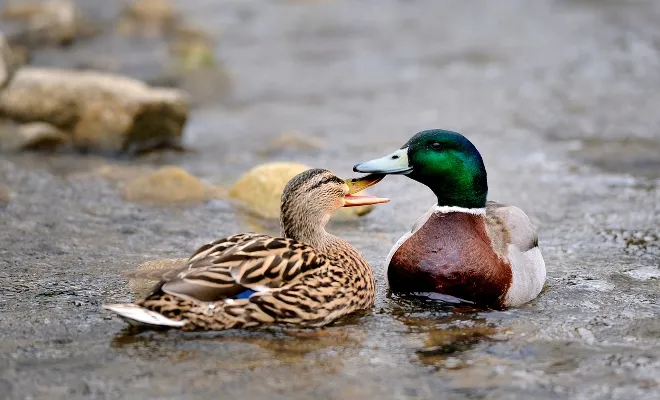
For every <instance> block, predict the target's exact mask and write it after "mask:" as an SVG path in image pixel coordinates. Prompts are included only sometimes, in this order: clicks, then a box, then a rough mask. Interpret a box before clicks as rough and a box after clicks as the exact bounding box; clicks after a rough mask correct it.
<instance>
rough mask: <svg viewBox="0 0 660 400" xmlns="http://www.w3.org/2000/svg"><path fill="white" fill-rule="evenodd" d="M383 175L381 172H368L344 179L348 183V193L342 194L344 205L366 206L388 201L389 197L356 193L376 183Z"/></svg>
mask: <svg viewBox="0 0 660 400" xmlns="http://www.w3.org/2000/svg"><path fill="white" fill-rule="evenodd" d="M384 177H385V175H383V174H369V175H365V176H363V177H361V178H352V179H346V180H345V182H346V184H347V185H348V194H347V195H346V196H344V207H357V206H368V205H372V204H382V203H387V202H389V201H390V199H387V198H384V197H376V196H366V195H364V196H358V195H356V193H359V192H361V191H363V190H364V189H366V188H368V187H371V186H373V185H375V184H377V183H378V182H380V181H381V180H382V179H383V178H384Z"/></svg>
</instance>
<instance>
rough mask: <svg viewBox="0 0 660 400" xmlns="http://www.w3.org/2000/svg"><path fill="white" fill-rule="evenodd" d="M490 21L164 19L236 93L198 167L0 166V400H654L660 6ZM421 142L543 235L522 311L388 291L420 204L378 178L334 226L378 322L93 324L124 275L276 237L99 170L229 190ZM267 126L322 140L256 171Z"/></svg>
mask: <svg viewBox="0 0 660 400" xmlns="http://www.w3.org/2000/svg"><path fill="white" fill-rule="evenodd" d="M87 3H90V1H87ZM491 4H492V3H490V2H486V1H481V2H470V3H469V4H467V3H465V2H463V3H459V2H448V1H437V0H409V1H394V0H387V1H385V0H378V1H376V0H373V1H362V2H350V1H348V0H345V1H342V0H328V1H291V2H287V1H265V0H259V1H258V0H254V1H250V2H245V1H225V2H215V1H210V0H206V1H204V0H196V1H185V2H184V1H180V2H179V5H180V7H181V8H182V9H183V11H184V13H185V14H186V15H187V16H188V17H190V18H191V19H192V20H193V21H195V22H196V23H197V24H200V25H201V26H203V27H204V28H205V29H207V30H209V31H210V32H211V33H213V34H217V35H219V36H220V38H221V39H220V40H219V42H218V45H217V49H216V50H217V55H218V56H219V57H220V58H222V60H223V62H224V63H225V64H226V65H227V68H228V69H229V70H230V72H231V74H232V77H233V91H232V92H231V93H230V94H229V96H228V97H226V98H225V99H224V101H223V102H222V103H221V104H218V105H209V106H206V107H204V108H201V109H197V110H196V111H195V112H193V114H192V116H191V118H190V121H189V123H188V125H187V132H186V141H187V142H186V144H187V146H188V147H190V148H192V149H194V150H196V151H194V152H190V153H183V154H174V153H167V154H161V155H155V154H152V155H148V156H145V157H142V158H140V159H138V160H136V161H128V160H105V159H102V158H100V157H93V156H89V157H76V156H71V155H51V156H46V155H39V154H23V155H3V157H2V159H0V182H3V183H5V184H6V185H7V186H9V188H10V189H11V190H12V191H13V192H14V196H13V198H12V199H11V201H10V202H9V204H8V205H6V206H4V207H3V206H2V205H0V226H1V227H0V243H2V246H0V254H1V257H0V265H1V266H2V268H0V282H1V283H2V287H3V288H4V290H3V292H2V293H1V294H0V312H1V313H2V329H0V339H1V340H0V392H3V393H9V396H8V397H9V398H136V399H137V398H184V397H185V398H218V397H220V398H237V397H240V398H273V399H303V398H312V397H314V398H337V399H339V398H341V399H353V398H355V399H358V398H360V399H364V398H376V397H379V398H385V399H390V398H391V399H426V398H429V399H430V398H448V399H453V398H456V399H461V398H483V399H513V398H522V399H529V398H535V399H537V398H538V399H560V398H571V399H608V398H614V399H660V378H659V377H660V304H659V303H658V294H659V293H660V266H659V264H658V260H659V257H660V239H659V236H658V223H659V222H660V194H659V191H658V182H659V180H658V179H659V178H660V171H659V170H658V168H657V165H658V164H657V160H658V156H657V152H655V153H653V152H651V151H649V149H653V148H660V134H659V133H658V130H657V129H658V126H660V120H659V119H660V116H659V115H660V114H658V113H657V109H658V108H659V106H660V91H658V90H657V88H658V87H660V86H659V85H660V69H659V68H658V67H659V66H660V52H659V48H658V46H657V43H658V38H659V37H660V27H659V26H658V25H657V23H656V21H657V20H658V17H660V6H658V5H657V4H653V3H650V2H649V3H645V2H632V1H629V2H606V1H601V2H597V1H555V2H550V1H538V2H534V3H533V4H530V3H529V2H525V1H522V0H521V1H503V2H498V7H497V8H495V7H493V6H492V5H491ZM128 56H129V55H127V57H128ZM429 127H442V128H447V129H454V130H457V131H460V132H462V133H464V134H466V135H467V136H468V137H469V138H470V139H471V140H473V142H474V143H475V144H476V145H477V147H478V148H479V149H480V151H481V153H482V155H483V157H484V160H485V163H486V166H487V169H488V171H489V184H490V196H489V197H490V198H491V199H493V200H497V201H501V202H505V203H512V204H516V205H517V206H519V207H521V208H522V209H524V210H525V211H526V212H527V213H528V214H529V215H530V217H531V218H532V221H533V222H534V223H535V224H536V225H537V227H538V229H539V236H540V246H541V249H542V251H543V254H544V257H545V260H546V264H547V267H548V280H547V287H546V288H545V290H544V292H543V293H542V295H541V296H540V297H539V298H538V299H537V300H535V301H533V302H531V303H529V304H528V305H525V306H523V307H520V308H517V309H511V310H507V311H497V312H490V311H473V310H455V309H452V308H450V307H447V306H442V305H440V304H437V303H434V302H432V301H426V302H424V301H421V300H411V299H406V298H398V297H396V296H394V297H392V296H388V294H387V290H386V286H385V281H384V265H383V264H384V260H385V256H386V254H387V252H388V250H389V248H390V246H391V245H392V244H393V243H394V242H395V241H396V239H398V237H399V236H400V235H401V234H402V233H403V232H404V231H405V230H407V229H409V228H410V226H411V224H412V223H413V222H414V220H415V219H416V217H417V216H418V215H419V214H421V213H422V212H423V211H425V210H426V209H427V208H428V207H429V206H430V205H431V204H432V202H433V197H432V195H431V194H430V193H429V192H428V191H427V190H426V189H425V188H423V187H420V186H419V185H417V184H415V183H414V182H412V181H408V180H406V179H405V178H403V177H388V178H386V179H385V180H384V181H383V182H382V183H381V184H379V185H378V186H376V187H374V188H373V189H372V190H371V192H372V193H374V194H376V195H381V196H388V197H390V198H391V199H392V202H391V203H389V204H387V205H383V206H378V207H377V208H376V209H375V210H374V211H373V213H371V214H369V215H368V216H366V217H364V218H363V219H361V220H360V221H357V222H347V223H341V224H339V223H337V224H333V226H332V231H333V232H334V233H337V234H339V235H341V236H342V237H345V238H346V239H348V240H349V241H350V242H351V243H353V244H355V246H356V247H357V248H358V249H359V250H360V251H361V252H363V254H364V255H365V256H366V257H367V259H368V260H369V262H370V263H371V264H372V266H373V267H374V269H375V271H376V276H377V280H378V295H377V301H376V306H375V308H374V310H373V311H372V312H369V313H364V314H363V315H356V316H353V317H350V318H347V319H346V320H343V321H341V322H340V323H338V324H336V325H334V326H331V327H329V328H327V329H323V330H320V331H296V330H283V329H270V330H264V331H230V332H223V333H214V334H207V333H204V334H183V333H179V332H147V333H142V334H139V335H129V334H127V333H126V332H124V331H123V328H124V327H125V324H124V323H123V322H122V321H120V320H118V319H116V318H112V317H110V316H109V315H107V314H105V313H102V312H100V305H101V303H104V302H123V301H130V300H131V296H130V291H129V289H128V288H127V287H126V286H125V280H124V279H122V278H121V277H120V276H119V272H120V271H122V270H124V269H127V268H131V267H132V266H134V265H137V264H138V263H140V262H143V261H145V260H150V259H155V258H167V257H183V256H186V255H187V254H189V253H190V252H191V251H193V250H194V249H195V248H196V247H198V246H199V245H201V244H203V243H205V242H207V241H209V240H212V239H214V238H217V237H220V236H223V235H227V234H231V233H235V232H238V231H241V230H248V229H250V230H251V229H266V230H268V229H272V224H270V225H269V224H266V226H265V227H264V226H263V225H261V224H259V223H258V221H253V220H250V219H248V218H246V217H244V216H241V215H240V214H237V213H236V211H235V210H234V209H233V208H232V207H231V206H230V205H229V204H228V203H227V202H225V201H222V200H214V201H211V202H208V203H206V204H204V205H200V206H197V207H187V208H164V207H149V206H142V205H136V204H131V203H127V202H125V201H123V200H122V197H121V191H120V190H119V189H118V188H117V185H116V184H115V183H114V182H112V181H108V180H104V179H102V178H100V177H98V176H95V175H94V174H93V173H92V174H85V173H86V172H88V171H90V170H93V168H94V167H98V166H99V165H104V164H107V163H112V164H122V165H125V164H135V163H137V164H147V165H154V164H177V165H181V166H182V167H184V168H185V169H187V170H188V171H190V172H192V173H193V174H195V175H197V176H200V177H202V178H204V179H206V180H207V181H209V182H212V183H216V184H220V185H224V184H228V183H230V182H232V181H233V180H234V179H236V178H237V177H238V175H239V174H240V173H241V172H242V171H245V170H247V169H249V168H250V167H251V166H253V165H255V164H257V163H260V162H265V161H270V160H293V161H298V162H303V163H307V164H310V165H314V166H318V167H326V168H330V169H332V170H334V171H335V172H337V173H338V174H340V175H346V176H349V175H351V167H352V165H353V164H354V163H356V162H359V161H362V160H366V159H369V158H373V157H375V156H378V155H382V154H385V153H386V152H389V151H391V150H393V149H395V148H398V147H399V146H400V145H401V144H403V143H404V142H405V141H406V140H407V139H408V137H409V136H411V135H412V134H413V133H415V132H416V131H418V130H421V129H425V128H429ZM283 131H301V132H303V133H305V134H308V135H310V136H314V137H316V138H319V139H321V140H322V141H323V143H324V144H323V146H322V148H321V149H320V150H318V151H283V152H275V153H271V154H270V155H268V156H265V155H263V154H264V153H263V151H262V150H263V149H264V146H265V142H266V141H267V140H269V139H270V138H273V137H275V136H277V135H279V134H280V133H282V132H283ZM631 143H632V144H631ZM654 146H655V147H654Z"/></svg>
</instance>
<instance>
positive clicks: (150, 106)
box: [0, 67, 189, 153]
mask: <svg viewBox="0 0 660 400" xmlns="http://www.w3.org/2000/svg"><path fill="white" fill-rule="evenodd" d="M188 102H189V100H188V96H187V95H186V94H184V93H183V92H181V91H179V90H175V89H164V88H152V87H149V86H147V85H145V84H144V83H142V82H139V81H136V80H133V79H130V78H125V77H121V76H116V75H110V74H104V73H99V72H92V71H67V70H59V69H47V68H31V67H25V68H22V69H20V70H19V71H18V72H17V73H16V74H15V76H14V78H13V79H12V81H11V83H10V85H9V86H7V88H5V90H4V91H2V92H1V93H0V115H1V116H3V117H6V118H9V119H13V120H17V121H23V122H33V121H41V122H47V123H49V124H52V125H54V126H56V127H58V128H59V129H62V130H63V131H65V132H68V133H70V134H71V137H72V144H73V147H74V148H76V149H79V150H84V151H99V152H110V153H119V152H123V151H138V150H147V149H150V148H157V147H163V146H167V145H177V144H178V142H179V141H180V138H181V135H182V131H183V126H184V124H185V121H186V118H187V114H188Z"/></svg>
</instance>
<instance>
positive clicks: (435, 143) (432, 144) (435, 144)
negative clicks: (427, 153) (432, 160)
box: [431, 142, 442, 150]
mask: <svg viewBox="0 0 660 400" xmlns="http://www.w3.org/2000/svg"><path fill="white" fill-rule="evenodd" d="M431 148H432V149H435V150H438V149H441V148H442V144H440V142H433V143H431Z"/></svg>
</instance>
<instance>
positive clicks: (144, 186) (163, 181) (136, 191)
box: [124, 167, 217, 205]
mask: <svg viewBox="0 0 660 400" xmlns="http://www.w3.org/2000/svg"><path fill="white" fill-rule="evenodd" d="M216 195H217V190H216V189H215V188H213V187H211V186H208V185H205V184H204V183H202V182H201V181H200V180H199V179H197V178H196V177H194V176H192V175H190V174H189V173H187V172H186V171H184V170H182V169H181V168H178V167H163V168H161V169H159V170H157V171H155V172H151V173H148V174H145V175H142V176H140V177H138V178H136V179H134V180H133V181H131V182H130V183H128V184H127V185H126V187H125V188H124V198H125V199H126V200H128V201H133V202H137V203H147V204H155V205H190V204H198V203H202V202H203V201H205V200H207V199H208V198H211V197H216Z"/></svg>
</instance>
